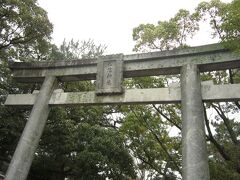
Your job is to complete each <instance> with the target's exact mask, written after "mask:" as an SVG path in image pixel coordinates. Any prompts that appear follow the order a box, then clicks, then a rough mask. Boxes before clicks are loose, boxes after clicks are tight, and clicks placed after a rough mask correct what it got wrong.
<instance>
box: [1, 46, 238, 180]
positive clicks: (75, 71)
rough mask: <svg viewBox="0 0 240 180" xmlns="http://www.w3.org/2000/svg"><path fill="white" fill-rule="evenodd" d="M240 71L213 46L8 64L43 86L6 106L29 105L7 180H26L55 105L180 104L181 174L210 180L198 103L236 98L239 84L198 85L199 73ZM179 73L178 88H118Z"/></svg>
mask: <svg viewBox="0 0 240 180" xmlns="http://www.w3.org/2000/svg"><path fill="white" fill-rule="evenodd" d="M230 68H231V69H232V68H240V56H238V55H236V54H234V53H232V52H230V51H229V50H227V49H224V48H223V47H222V46H221V45H220V44H212V45H206V46H199V47H193V48H187V49H179V50H171V51H163V52H152V53H143V54H133V55H123V54H116V55H107V56H102V57H100V58H99V59H82V60H74V61H55V62H39V63H24V62H15V63H13V64H12V65H11V69H12V71H13V77H14V78H15V79H16V81H18V82H29V83H36V82H43V83H42V86H41V89H40V91H39V92H38V93H33V94H10V95H8V97H7V100H6V102H5V105H14V106H16V105H21V106H22V105H33V109H32V112H31V114H30V117H29V120H28V121H27V123H26V126H25V128H24V130H23V133H22V136H21V138H20V140H19V143H18V145H17V148H16V151H15V153H14V155H13V157H12V160H11V163H10V165H9V168H8V171H7V174H6V178H5V179H6V180H25V179H26V178H27V175H28V171H29V169H30V166H31V163H32V160H33V157H34V152H35V150H36V148H37V146H38V143H39V140H40V137H41V135H42V132H43V129H44V126H45V123H46V120H47V117H48V113H49V111H50V108H51V107H52V106H58V105H102V104H133V103H134V104H135V103H152V104H158V103H181V104H182V147H183V148H182V155H183V162H182V171H183V179H184V180H193V179H194V180H209V179H210V176H209V168H208V155H207V150H206V140H205V129H204V114H203V101H218V102H219V101H235V100H240V85H239V84H228V85H213V84H211V83H207V84H206V83H205V84H204V83H202V84H201V81H200V78H199V73H200V72H205V71H215V70H224V69H230ZM172 74H181V79H180V80H181V86H180V87H169V88H154V89H125V90H124V89H123V88H122V86H121V84H122V80H123V78H129V77H139V76H157V75H172ZM95 79H96V90H95V91H94V92H63V91H61V90H54V89H55V87H56V85H57V82H59V81H60V82H65V81H80V80H95Z"/></svg>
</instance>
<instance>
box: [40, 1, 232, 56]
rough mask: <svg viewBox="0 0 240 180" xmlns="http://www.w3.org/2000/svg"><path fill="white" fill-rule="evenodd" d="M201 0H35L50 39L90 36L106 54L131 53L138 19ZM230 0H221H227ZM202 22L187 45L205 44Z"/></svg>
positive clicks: (149, 19)
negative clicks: (50, 31)
mask: <svg viewBox="0 0 240 180" xmlns="http://www.w3.org/2000/svg"><path fill="white" fill-rule="evenodd" d="M201 1H202V0H38V2H39V5H40V6H41V7H43V8H44V9H45V10H46V11H47V12H48V17H49V19H50V21H51V22H52V23H53V24H54V31H53V35H52V37H53V42H54V43H55V44H57V45H60V44H61V43H62V41H63V40H64V38H66V40H70V39H72V38H73V39H74V40H80V41H81V40H88V39H89V38H91V39H93V40H94V41H95V42H96V43H101V44H106V45H107V46H108V48H107V51H106V54H114V53H124V54H129V53H132V49H133V46H134V42H133V40H132V30H133V28H134V27H137V26H138V25H139V24H141V23H153V24H156V23H157V22H158V21H159V20H168V19H169V18H171V17H173V16H174V15H175V14H176V13H177V11H178V10H179V9H181V8H183V9H187V10H190V11H193V10H194V8H195V7H196V6H197V5H198V4H199V3H200V2H201ZM229 1H230V0H225V2H229ZM209 35H210V30H209V29H208V28H207V26H205V27H204V26H203V28H202V31H201V33H199V34H198V35H197V36H195V37H194V39H193V40H191V41H190V44H191V45H201V44H209V43H213V42H214V41H212V40H210V39H209ZM215 42H216V41H215Z"/></svg>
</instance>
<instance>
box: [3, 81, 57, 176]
mask: <svg viewBox="0 0 240 180" xmlns="http://www.w3.org/2000/svg"><path fill="white" fill-rule="evenodd" d="M55 85H56V77H45V80H44V82H43V84H42V87H41V89H40V92H39V94H38V97H37V99H36V102H35V104H34V106H33V109H32V112H31V114H30V117H29V119H28V121H27V123H26V125H25V128H24V130H23V133H22V136H21V138H20V140H19V142H18V145H17V148H16V150H15V153H14V155H13V157H12V160H11V163H10V165H9V167H8V170H7V174H6V178H5V180H25V179H26V178H27V175H28V171H29V169H30V166H31V163H32V160H33V157H34V153H35V151H36V149H37V146H38V143H39V140H40V137H41V135H42V132H43V129H44V126H45V124H46V120H47V117H48V114H49V111H50V108H49V106H48V101H49V99H50V97H51V95H52V92H53V90H54V87H55Z"/></svg>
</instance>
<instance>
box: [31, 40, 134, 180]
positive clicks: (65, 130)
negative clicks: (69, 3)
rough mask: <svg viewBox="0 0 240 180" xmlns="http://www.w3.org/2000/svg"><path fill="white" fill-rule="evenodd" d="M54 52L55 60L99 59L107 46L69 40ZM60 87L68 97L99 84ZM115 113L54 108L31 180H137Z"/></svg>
mask: <svg viewBox="0 0 240 180" xmlns="http://www.w3.org/2000/svg"><path fill="white" fill-rule="evenodd" d="M82 46H83V47H82ZM53 48H55V49H54V51H53V55H50V56H49V57H52V60H55V61H56V60H59V59H58V58H59V57H60V58H61V59H64V58H66V59H67V60H71V59H78V58H96V57H97V56H99V55H101V54H102V53H103V50H104V49H105V46H102V45H99V46H97V45H95V44H94V42H93V41H92V40H89V41H82V42H78V41H77V42H75V41H73V40H71V41H70V42H68V43H67V42H66V41H64V42H63V44H62V45H61V46H60V49H57V48H56V47H55V46H53ZM88 50H89V51H91V52H88ZM54 55H57V57H54ZM59 87H60V88H62V89H63V90H64V91H65V92H69V91H70V92H79V91H90V90H94V87H95V85H94V82H92V81H82V82H71V83H60V85H59ZM109 110H110V112H109ZM111 112H112V108H111V107H104V106H99V107H95V106H94V107H93V106H82V107H67V108H66V107H64V108H58V107H55V108H53V109H52V111H51V112H50V115H49V118H48V121H47V125H46V128H45V131H44V133H43V136H42V138H41V142H40V145H39V148H38V150H37V153H36V157H35V159H34V162H33V165H32V168H31V171H30V176H29V179H39V180H40V179H64V178H66V177H68V178H70V179H106V178H110V179H134V178H135V176H136V175H135V170H134V166H133V160H132V157H131V156H130V155H129V152H128V150H127V149H126V147H125V146H124V139H123V138H122V137H121V135H120V134H119V133H118V131H117V130H116V126H115V125H114V120H113V119H112V116H111ZM42 174H44V176H43V175H42Z"/></svg>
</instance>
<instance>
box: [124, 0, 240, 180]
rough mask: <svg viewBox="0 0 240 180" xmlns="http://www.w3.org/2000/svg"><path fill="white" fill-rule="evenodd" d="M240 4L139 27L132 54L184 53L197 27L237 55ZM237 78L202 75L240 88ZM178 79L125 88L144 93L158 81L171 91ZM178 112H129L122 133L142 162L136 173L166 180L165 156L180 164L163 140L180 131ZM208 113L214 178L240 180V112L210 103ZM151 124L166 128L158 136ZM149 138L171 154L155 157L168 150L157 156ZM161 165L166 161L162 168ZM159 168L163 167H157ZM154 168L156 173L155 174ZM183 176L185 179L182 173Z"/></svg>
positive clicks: (203, 8)
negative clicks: (205, 25) (202, 25)
mask: <svg viewBox="0 0 240 180" xmlns="http://www.w3.org/2000/svg"><path fill="white" fill-rule="evenodd" d="M239 2H240V1H239V0H235V1H233V2H231V3H228V4H227V3H223V2H221V1H219V0H212V1H209V2H201V3H200V4H199V5H198V6H197V8H196V9H195V12H193V13H192V14H190V13H189V12H188V11H186V10H179V12H178V13H177V14H176V15H175V16H174V17H173V18H171V19H170V20H169V21H164V22H161V21H159V23H158V24H157V25H153V24H140V25H139V26H138V27H136V28H134V30H133V40H134V41H135V42H136V44H135V48H134V50H135V51H156V50H160V51H162V50H169V49H174V48H184V47H186V46H188V45H187V40H188V39H189V38H192V37H193V35H194V34H195V33H196V32H197V31H198V29H199V23H209V25H210V27H211V28H212V30H213V33H212V35H213V36H212V38H219V39H220V40H221V41H222V42H223V44H224V45H225V46H226V47H228V48H231V49H233V50H236V51H239V49H240V48H239V44H240V43H239V34H240V33H239V30H240V28H239V9H240V6H239ZM239 77H240V73H239V70H238V69H233V70H228V71H217V72H206V73H202V75H201V78H202V80H213V81H214V83H215V84H227V83H239V82H240V81H239ZM154 79H155V80H154ZM176 79H177V78H173V77H170V78H169V77H161V78H159V77H157V78H156V77H155V78H154V77H152V78H139V79H135V78H134V79H132V80H129V82H127V83H126V84H127V85H129V86H130V87H135V88H143V87H144V88H146V87H149V85H150V84H151V83H153V84H154V83H156V82H157V81H159V82H158V83H156V84H155V85H153V86H154V87H164V86H167V85H168V82H169V81H170V82H171V81H175V80H176ZM179 108H180V106H174V105H155V107H154V106H153V107H150V106H149V105H148V106H136V107H131V110H130V111H127V110H126V113H127V112H128V114H125V122H124V124H123V126H122V128H123V130H124V133H125V135H126V136H125V137H126V138H127V139H128V142H129V148H130V149H132V151H133V152H134V153H133V154H134V156H135V157H137V159H139V163H138V164H137V165H138V168H139V169H147V171H148V172H150V175H153V176H152V177H151V178H153V177H157V176H158V177H164V176H165V174H164V173H163V172H165V171H164V165H163V164H164V163H163V161H165V162H168V158H167V156H166V154H167V153H166V152H170V156H171V157H172V161H171V162H174V161H175V162H179V161H180V159H181V157H180V154H179V153H180V152H179V151H177V149H172V147H171V146H168V141H166V142H165V141H164V138H163V140H162V135H165V136H166V137H168V138H167V139H171V137H170V136H169V132H168V131H167V130H168V129H169V128H173V127H175V128H177V129H178V130H181V116H180V109H179ZM205 108H208V110H206V112H208V111H214V112H213V113H214V114H216V115H215V116H213V117H211V116H209V114H207V113H206V114H205V115H206V129H207V140H208V141H209V143H208V150H209V155H210V157H211V158H210V173H211V178H212V179H239V177H240V175H239V173H240V166H239V164H240V163H239V162H240V161H239V159H240V154H239V152H240V151H239V144H240V142H239V132H240V131H239V121H238V120H237V119H236V118H235V117H234V114H236V113H239V111H240V105H239V102H233V103H220V104H219V103H211V104H210V103H207V104H206V105H205ZM133 112H134V113H133ZM148 112H151V116H147V115H146V114H148ZM139 113H140V115H139ZM145 116H147V118H146V120H145V121H143V119H144V117H145ZM235 116H236V115H235ZM159 117H160V118H159ZM147 119H151V122H154V121H156V120H157V119H158V120H159V121H158V123H161V124H162V125H161V127H160V128H158V130H157V128H156V131H152V129H155V128H154V127H156V125H155V126H153V124H152V123H149V122H148V121H147ZM164 120H165V121H164ZM143 122H145V126H143V125H144V123H143ZM146 122H148V123H147V124H148V126H146ZM168 126H169V127H168ZM167 127H168V128H167ZM164 131H165V132H164ZM149 132H160V133H156V136H155V138H156V137H159V138H160V139H161V140H162V142H163V144H164V145H165V144H166V145H165V148H166V150H167V151H165V156H164V153H162V154H161V155H156V152H157V153H159V154H160V152H162V151H163V149H164V148H163V147H162V149H161V148H159V149H157V150H156V148H155V146H156V144H158V142H157V141H155V142H154V143H152V142H153V141H154V138H153V137H152V136H149V135H148V134H149ZM178 138H180V136H179V135H177V136H176V139H178ZM155 140H156V139H155ZM170 141H171V142H172V143H173V144H174V145H177V144H179V142H178V141H174V140H170ZM150 142H151V143H152V144H151V143H150ZM159 145H160V144H159ZM172 151H174V152H176V154H171V152H172ZM146 152H147V153H146ZM161 160H163V161H162V162H161ZM156 162H157V163H156ZM159 162H161V163H162V164H161V165H160V164H158V163H159ZM156 164H157V167H158V168H156ZM176 164H177V163H176ZM156 169H157V170H156ZM180 169H181V167H180ZM174 170H175V175H176V172H177V171H178V169H176V166H175V167H174V166H171V167H170V170H169V171H168V172H169V173H170V172H173V171H174ZM179 173H181V170H180V171H179ZM143 174H144V173H143Z"/></svg>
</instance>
